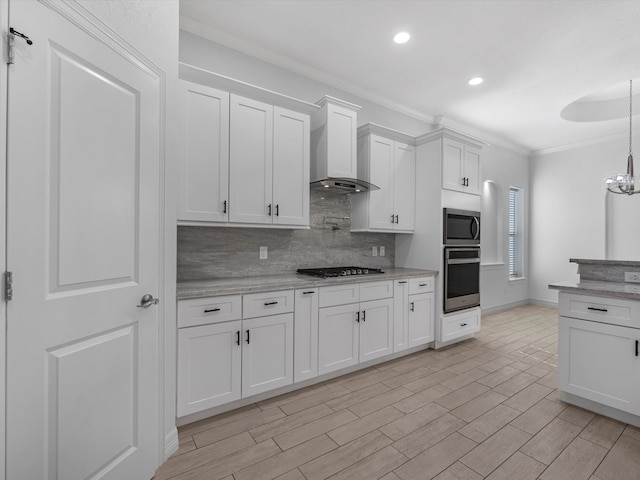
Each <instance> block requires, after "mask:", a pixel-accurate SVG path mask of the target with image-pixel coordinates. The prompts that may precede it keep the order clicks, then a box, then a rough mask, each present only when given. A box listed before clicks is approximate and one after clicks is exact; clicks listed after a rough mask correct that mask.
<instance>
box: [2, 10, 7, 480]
mask: <svg viewBox="0 0 640 480" xmlns="http://www.w3.org/2000/svg"><path fill="white" fill-rule="evenodd" d="M8 33H9V0H0V34H1V35H2V40H1V41H0V45H2V47H1V48H2V55H1V56H0V274H1V273H2V272H5V271H6V270H7V231H6V227H7V115H8V112H7V100H8V97H7V94H8V91H7V74H8V71H9V70H8V66H7V35H8ZM1 288H2V291H3V293H2V295H1V297H2V298H0V415H2V417H1V418H2V429H1V431H0V480H5V471H6V447H7V444H6V437H7V435H6V425H7V423H6V418H7V404H6V395H7V363H6V358H7V305H6V303H5V301H4V275H2V281H1Z"/></svg>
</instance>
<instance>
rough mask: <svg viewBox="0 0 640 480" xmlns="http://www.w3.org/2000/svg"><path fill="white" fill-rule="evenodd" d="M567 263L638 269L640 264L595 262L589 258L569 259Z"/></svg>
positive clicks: (623, 261)
mask: <svg viewBox="0 0 640 480" xmlns="http://www.w3.org/2000/svg"><path fill="white" fill-rule="evenodd" d="M569 262H570V263H577V264H584V265H606V266H623V267H640V262H639V261H637V260H596V259H590V258H570V259H569Z"/></svg>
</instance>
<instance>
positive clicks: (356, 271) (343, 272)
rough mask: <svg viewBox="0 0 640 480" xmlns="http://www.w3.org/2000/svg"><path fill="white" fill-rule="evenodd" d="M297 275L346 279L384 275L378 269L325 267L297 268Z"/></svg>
mask: <svg viewBox="0 0 640 480" xmlns="http://www.w3.org/2000/svg"><path fill="white" fill-rule="evenodd" d="M297 273H302V274H304V275H313V276H314V277H322V278H328V277H346V276H358V275H371V274H376V273H384V272H383V271H382V270H380V269H379V268H369V267H325V268H299V269H298V270H297Z"/></svg>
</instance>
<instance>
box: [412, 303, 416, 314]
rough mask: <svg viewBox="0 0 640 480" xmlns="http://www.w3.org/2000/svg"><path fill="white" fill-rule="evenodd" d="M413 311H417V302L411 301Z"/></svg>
mask: <svg viewBox="0 0 640 480" xmlns="http://www.w3.org/2000/svg"><path fill="white" fill-rule="evenodd" d="M411 311H412V312H415V311H416V304H415V302H411Z"/></svg>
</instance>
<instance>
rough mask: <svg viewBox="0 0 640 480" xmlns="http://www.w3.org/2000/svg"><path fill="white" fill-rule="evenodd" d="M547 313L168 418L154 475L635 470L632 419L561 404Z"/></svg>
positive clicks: (423, 477) (497, 322)
mask: <svg viewBox="0 0 640 480" xmlns="http://www.w3.org/2000/svg"><path fill="white" fill-rule="evenodd" d="M557 351H558V336H557V311H556V309H553V308H547V307H540V306H533V305H528V306H524V307H519V308H515V309H512V310H508V311H504V312H500V313H496V314H493V315H488V316H484V317H483V318H482V330H481V331H480V332H479V333H478V334H477V335H476V338H474V339H472V340H467V341H465V342H461V343H459V344H457V345H454V346H451V347H447V348H444V349H440V350H424V351H421V352H418V353H415V354H412V355H409V356H406V357H403V358H400V359H396V360H392V361H389V362H386V363H383V364H380V365H376V366H374V367H370V368H367V369H366V370H361V371H359V372H355V373H351V374H348V375H345V376H342V377H339V378H335V379H332V380H329V381H326V382H323V383H320V384H317V385H314V386H311V387H307V388H305V389H302V390H297V391H295V392H291V393H288V394H285V395H281V396H279V397H275V398H272V399H268V400H265V401H262V402H259V403H257V404H253V405H249V406H246V407H243V408H240V409H237V410H234V411H231V412H228V413H224V414H222V415H218V416H216V417H212V418H209V419H206V420H202V421H200V422H196V423H192V424H190V425H186V426H184V427H181V428H180V429H179V438H180V448H179V450H178V452H176V453H175V454H174V455H173V456H172V457H171V458H170V459H169V460H168V461H167V462H165V464H164V465H162V466H161V467H160V469H159V470H158V472H157V474H156V476H155V477H154V478H155V480H167V479H172V480H187V479H189V480H205V479H206V480H213V479H222V480H261V479H280V480H324V479H332V480H337V479H348V480H359V479H362V480H375V479H383V480H410V479H420V480H428V479H436V480H480V479H485V478H486V479H488V480H529V479H531V480H536V479H539V480H582V479H584V480H626V479H629V480H632V479H633V480H638V479H640V429H638V428H635V427H632V426H629V425H625V424H623V423H620V422H617V421H615V420H611V419H609V418H607V417H603V416H600V415H596V414H593V413H591V412H588V411H586V410H582V409H580V408H577V407H573V406H570V405H568V404H565V403H563V402H561V401H560V400H559V398H558V395H557V390H556V378H557V376H556V363H557Z"/></svg>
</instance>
